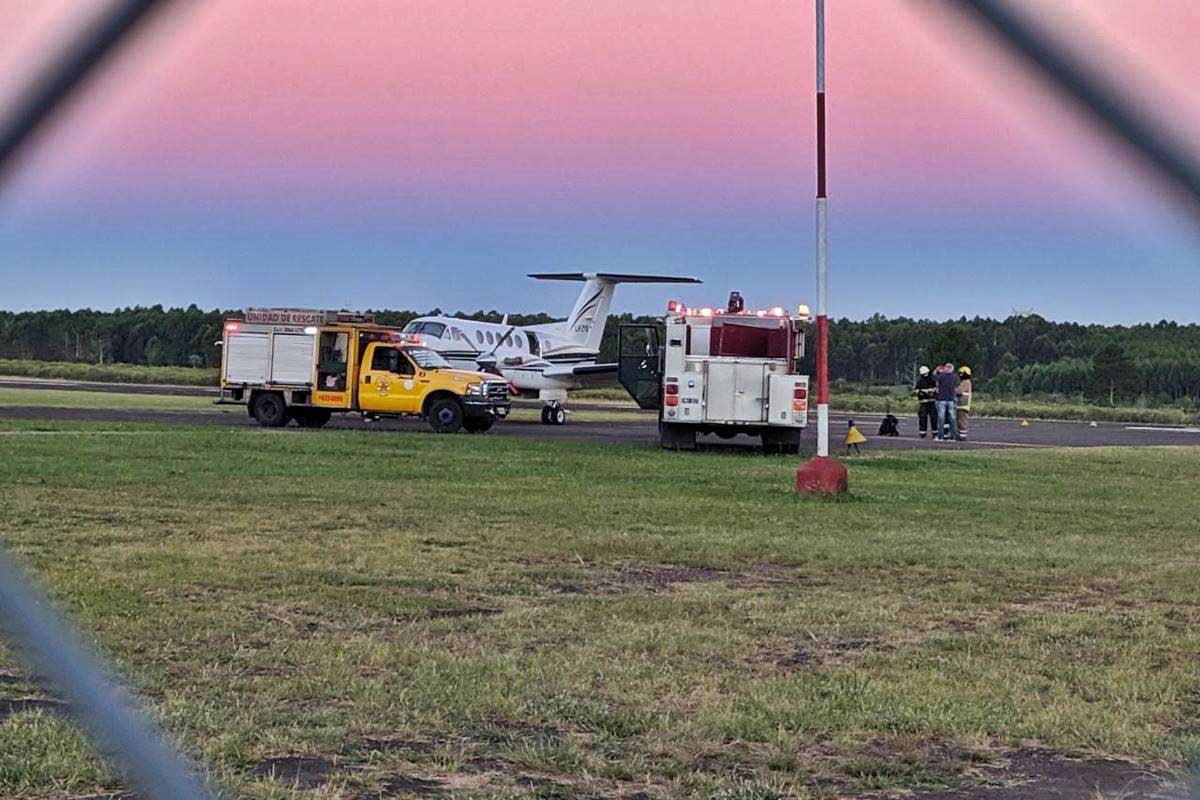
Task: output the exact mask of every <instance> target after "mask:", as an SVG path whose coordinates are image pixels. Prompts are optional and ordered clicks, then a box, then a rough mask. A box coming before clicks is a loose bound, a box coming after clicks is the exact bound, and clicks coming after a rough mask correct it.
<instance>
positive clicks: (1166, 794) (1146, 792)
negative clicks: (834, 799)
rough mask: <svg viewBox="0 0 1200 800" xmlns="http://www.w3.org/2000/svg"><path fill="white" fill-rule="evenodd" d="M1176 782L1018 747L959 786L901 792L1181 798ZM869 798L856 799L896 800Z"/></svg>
mask: <svg viewBox="0 0 1200 800" xmlns="http://www.w3.org/2000/svg"><path fill="white" fill-rule="evenodd" d="M1181 791H1182V786H1181V784H1180V783H1179V782H1177V777H1176V776H1173V775H1169V774H1166V773H1163V772H1158V771H1155V770H1151V769H1148V768H1146V767H1143V766H1141V765H1138V764H1134V763H1132V762H1129V761H1119V760H1115V759H1070V758H1064V757H1063V756H1060V755H1057V754H1055V753H1051V752H1049V751H1046V750H1041V749H1038V748H1022V749H1020V750H1016V751H1013V752H1011V753H1009V754H1008V755H1007V757H1006V758H1005V760H1004V761H1003V763H1000V764H998V765H995V766H986V767H980V768H976V769H973V770H971V772H970V774H969V775H968V776H967V777H966V778H965V780H964V781H963V783H962V784H961V785H960V786H957V787H955V788H951V789H927V790H921V791H916V792H905V793H904V794H903V796H904V797H905V798H912V800H1083V799H1084V798H1087V799H1088V800H1090V799H1091V798H1132V797H1137V798H1143V799H1144V800H1157V799H1158V798H1162V800H1166V798H1175V797H1181V796H1183V795H1182V794H1181ZM898 796H900V795H899V794H895V793H891V794H889V793H874V794H869V795H862V797H864V798H865V797H871V798H876V797H879V798H882V797H898Z"/></svg>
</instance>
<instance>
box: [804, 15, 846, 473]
mask: <svg viewBox="0 0 1200 800" xmlns="http://www.w3.org/2000/svg"><path fill="white" fill-rule="evenodd" d="M816 4H817V365H816V366H817V457H816V458H814V459H812V460H811V461H809V462H808V463H807V464H804V465H803V466H801V467H800V468H799V469H798V470H796V491H797V492H799V493H800V494H824V495H831V494H840V493H841V492H844V491H846V489H847V486H848V483H849V476H848V474H847V472H846V467H845V466H843V465H842V464H840V463H838V461H837V459H834V458H830V457H829V252H828V250H829V248H828V243H829V239H828V236H827V235H826V229H825V226H826V222H827V219H826V208H825V204H826V199H825V0H816Z"/></svg>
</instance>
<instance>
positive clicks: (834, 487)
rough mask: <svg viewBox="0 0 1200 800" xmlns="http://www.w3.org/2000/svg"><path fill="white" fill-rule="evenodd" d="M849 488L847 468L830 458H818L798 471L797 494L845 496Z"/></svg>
mask: <svg viewBox="0 0 1200 800" xmlns="http://www.w3.org/2000/svg"><path fill="white" fill-rule="evenodd" d="M848 488H849V476H848V475H847V473H846V468H845V467H844V466H842V464H841V462H840V461H838V460H837V459H834V458H830V457H829V456H817V457H816V458H814V459H813V460H812V461H809V462H808V463H807V464H805V465H804V466H802V467H800V469H798V470H796V493H797V494H815V495H835V494H845V492H846V491H847V489H848Z"/></svg>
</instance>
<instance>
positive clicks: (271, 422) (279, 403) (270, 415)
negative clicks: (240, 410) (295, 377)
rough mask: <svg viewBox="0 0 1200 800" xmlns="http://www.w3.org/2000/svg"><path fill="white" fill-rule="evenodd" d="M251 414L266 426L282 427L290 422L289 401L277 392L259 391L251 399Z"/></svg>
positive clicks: (260, 423)
mask: <svg viewBox="0 0 1200 800" xmlns="http://www.w3.org/2000/svg"><path fill="white" fill-rule="evenodd" d="M250 414H251V416H253V417H254V419H255V420H256V421H257V422H258V424H259V425H262V426H263V427H264V428H282V427H283V426H284V425H287V423H288V408H287V403H285V402H283V395H281V394H278V393H276V392H259V393H258V394H256V395H254V399H253V400H251V401H250Z"/></svg>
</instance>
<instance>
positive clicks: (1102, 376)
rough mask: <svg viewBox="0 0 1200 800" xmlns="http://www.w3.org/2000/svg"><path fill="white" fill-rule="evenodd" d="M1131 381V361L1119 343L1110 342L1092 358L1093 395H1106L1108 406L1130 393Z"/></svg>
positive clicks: (1132, 376) (1132, 377) (1132, 375)
mask: <svg viewBox="0 0 1200 800" xmlns="http://www.w3.org/2000/svg"><path fill="white" fill-rule="evenodd" d="M1133 379H1134V373H1133V360H1132V359H1131V358H1130V357H1129V353H1127V352H1126V350H1125V348H1124V347H1123V346H1122V345H1121V344H1120V343H1119V342H1116V341H1111V340H1110V341H1109V342H1108V343H1107V344H1105V345H1104V346H1103V347H1101V348H1100V349H1099V350H1097V351H1096V354H1095V355H1093V356H1092V383H1093V394H1094V395H1095V396H1097V397H1104V396H1105V395H1107V396H1108V403H1109V405H1115V404H1116V401H1117V397H1118V396H1120V397H1124V396H1126V395H1127V394H1129V393H1130V387H1131V386H1132V385H1133Z"/></svg>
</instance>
